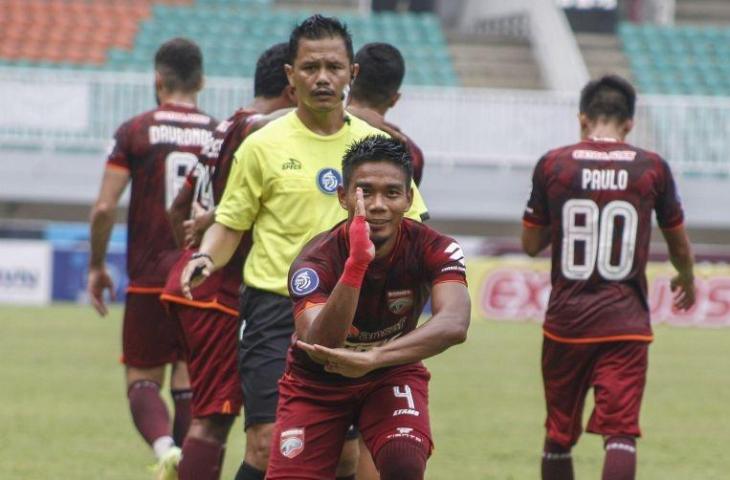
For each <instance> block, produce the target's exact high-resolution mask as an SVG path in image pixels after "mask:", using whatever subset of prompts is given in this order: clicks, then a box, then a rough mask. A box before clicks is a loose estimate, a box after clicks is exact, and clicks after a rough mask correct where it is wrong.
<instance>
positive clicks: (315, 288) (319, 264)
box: [288, 256, 338, 317]
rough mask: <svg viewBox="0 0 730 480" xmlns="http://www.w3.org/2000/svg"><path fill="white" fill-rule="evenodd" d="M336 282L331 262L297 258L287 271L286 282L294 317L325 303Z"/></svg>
mask: <svg viewBox="0 0 730 480" xmlns="http://www.w3.org/2000/svg"><path fill="white" fill-rule="evenodd" d="M337 280H338V278H337V276H336V274H335V272H334V271H332V267H331V262H327V261H326V260H324V259H318V258H312V257H311V256H303V257H302V256H300V257H299V258H297V259H296V260H295V261H294V263H292V266H291V269H290V270H289V281H288V286H289V296H290V297H291V299H292V302H293V303H294V317H297V316H299V314H300V313H302V312H303V311H304V310H306V309H307V308H309V307H311V306H314V305H322V304H324V303H327V299H328V298H329V296H330V294H331V293H332V290H334V288H335V285H337Z"/></svg>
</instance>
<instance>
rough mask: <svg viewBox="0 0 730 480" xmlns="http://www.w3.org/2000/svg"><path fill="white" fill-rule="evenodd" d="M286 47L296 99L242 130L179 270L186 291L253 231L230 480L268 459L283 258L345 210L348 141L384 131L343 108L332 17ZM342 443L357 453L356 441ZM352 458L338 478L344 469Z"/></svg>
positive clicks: (348, 45)
mask: <svg viewBox="0 0 730 480" xmlns="http://www.w3.org/2000/svg"><path fill="white" fill-rule="evenodd" d="M289 55H290V60H289V63H288V64H287V65H286V73H287V78H288V81H289V84H290V85H291V86H292V87H294V89H295V92H296V96H297V108H296V109H295V110H294V111H293V112H290V113H288V114H286V115H284V116H283V117H281V118H278V119H276V120H274V121H272V122H270V123H269V124H268V125H266V126H265V127H263V128H261V129H260V130H258V131H256V132H254V133H252V134H251V135H249V136H248V137H247V138H246V140H245V141H244V142H243V144H242V146H241V148H240V149H239V150H238V151H237V152H236V154H235V157H234V162H233V166H232V167H231V173H230V175H229V178H228V183H227V185H226V189H225V193H224V195H223V199H222V201H221V203H220V204H219V205H218V207H217V208H216V213H215V223H214V224H213V225H212V226H211V227H210V228H209V229H208V230H207V231H206V232H205V235H204V237H203V240H202V242H201V245H200V250H199V252H198V254H197V255H196V258H192V259H191V260H190V262H188V264H187V266H186V267H185V270H184V271H183V274H182V277H181V284H182V289H183V291H184V292H185V293H186V295H190V293H189V292H190V288H191V287H195V286H196V285H198V284H199V283H200V282H202V281H203V280H204V279H205V277H206V276H208V275H210V273H212V272H213V271H214V270H216V269H218V268H221V267H222V266H223V265H225V264H226V263H227V262H228V260H229V258H230V257H231V255H232V254H233V252H234V251H235V250H236V248H237V246H238V243H239V241H240V239H241V236H242V235H243V233H244V232H247V231H251V230H252V231H253V246H252V248H251V252H250V253H249V255H248V257H247V259H246V264H245V268H244V275H243V281H244V284H245V287H246V288H245V292H244V294H243V298H242V307H241V317H242V327H241V330H242V334H241V341H240V346H239V374H240V376H241V383H242V387H243V408H244V413H245V417H246V420H245V428H246V453H245V457H244V462H243V464H242V465H241V468H240V470H239V472H238V475H237V477H236V478H237V480H248V479H254V480H256V479H262V478H263V477H264V472H265V470H266V466H267V463H268V457H269V446H270V443H271V433H272V431H273V425H274V420H275V415H276V404H277V400H278V380H279V378H281V375H282V374H283V372H284V365H285V361H286V351H287V349H288V347H289V344H290V342H291V335H292V332H293V330H294V320H293V318H292V312H291V300H290V298H289V292H288V289H287V273H288V271H289V266H290V265H291V262H292V261H293V260H294V259H295V258H296V255H297V254H298V253H299V251H300V250H301V247H302V246H303V245H304V244H305V243H306V242H307V241H308V240H309V239H311V238H312V237H313V236H314V235H316V234H318V233H320V232H322V231H324V230H327V229H328V228H331V227H332V225H334V224H336V223H337V222H338V221H340V220H342V219H343V217H344V212H343V211H342V209H341V208H340V207H339V205H338V203H337V196H336V193H337V187H338V186H339V185H340V183H341V178H342V177H341V174H340V170H339V166H340V161H341V159H342V155H343V154H344V152H345V150H346V148H347V146H348V145H350V144H351V143H352V142H353V141H355V140H357V139H360V138H363V137H365V136H367V135H369V134H374V133H382V132H380V130H377V129H375V128H373V127H371V126H370V125H368V124H367V123H365V122H364V121H362V120H360V119H358V118H356V117H353V116H348V115H346V113H345V109H344V105H343V99H344V98H345V93H344V92H345V89H346V88H347V87H349V85H350V82H351V80H352V79H353V78H354V77H355V75H356V74H357V66H356V65H355V64H353V56H354V55H353V51H352V39H351V37H350V34H349V32H348V31H347V29H346V28H345V27H344V26H343V25H342V24H341V23H340V22H339V21H338V20H337V19H335V18H327V17H323V16H321V15H314V16H312V17H310V18H308V19H306V20H304V21H303V22H302V23H301V24H300V25H298V26H297V27H295V28H294V30H293V31H292V33H291V36H290V39H289ZM413 194H414V202H413V203H414V205H413V208H412V209H411V210H410V212H409V214H410V215H411V216H413V217H416V218H418V217H419V216H420V215H421V214H424V213H425V206H424V205H423V202H422V200H421V199H420V196H419V195H418V192H417V190H414V192H413ZM199 273H200V274H199ZM193 274H195V275H193ZM193 277H194V280H193V281H191V279H193ZM190 297H191V298H192V296H191V295H190ZM349 443H354V445H355V446H354V448H351V449H350V450H354V451H353V455H355V454H356V452H357V450H356V448H357V444H356V443H355V442H349ZM355 461H356V460H354V459H353V460H352V464H353V468H351V469H344V468H343V470H345V471H341V472H340V473H341V474H340V477H349V478H351V476H352V475H353V473H354V463H355Z"/></svg>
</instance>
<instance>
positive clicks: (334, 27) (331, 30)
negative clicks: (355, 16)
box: [289, 13, 355, 65]
mask: <svg viewBox="0 0 730 480" xmlns="http://www.w3.org/2000/svg"><path fill="white" fill-rule="evenodd" d="M332 37H340V38H342V41H344V42H345V49H346V50H347V58H348V59H349V60H350V63H352V60H353V58H354V56H355V55H354V53H353V50H352V36H351V35H350V32H349V30H347V25H345V24H344V23H342V22H340V20H339V19H337V18H335V17H325V16H324V15H320V14H318V13H317V14H315V15H312V16H311V17H309V18H306V19H304V20H303V21H302V23H300V24H299V25H297V26H296V27H294V30H292V32H291V35H289V64H291V65H294V59H295V58H297V53H298V51H299V40H300V39H302V38H305V39H307V40H320V39H323V38H332Z"/></svg>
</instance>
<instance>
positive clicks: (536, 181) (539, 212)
mask: <svg viewBox="0 0 730 480" xmlns="http://www.w3.org/2000/svg"><path fill="white" fill-rule="evenodd" d="M545 163H546V157H542V158H541V159H540V161H538V162H537V165H535V170H534V172H533V173H532V190H531V191H530V197H529V198H528V200H527V206H526V207H525V212H524V213H523V215H522V222H523V224H525V225H526V226H533V227H546V226H548V225H550V210H549V208H548V197H547V185H546V179H545Z"/></svg>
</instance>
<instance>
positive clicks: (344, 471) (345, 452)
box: [336, 438, 360, 477]
mask: <svg viewBox="0 0 730 480" xmlns="http://www.w3.org/2000/svg"><path fill="white" fill-rule="evenodd" d="M359 456H360V448H359V446H358V443H357V438H355V439H352V440H347V441H346V442H345V443H344V445H343V446H342V453H340V461H339V462H338V463H337V473H336V476H337V477H347V476H350V475H354V474H355V473H356V472H357V461H358V458H359Z"/></svg>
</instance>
